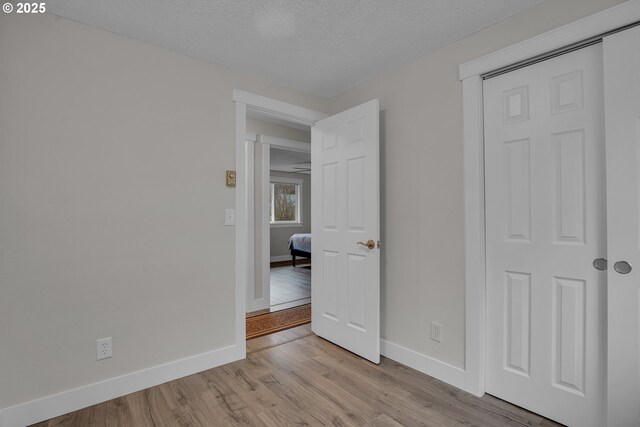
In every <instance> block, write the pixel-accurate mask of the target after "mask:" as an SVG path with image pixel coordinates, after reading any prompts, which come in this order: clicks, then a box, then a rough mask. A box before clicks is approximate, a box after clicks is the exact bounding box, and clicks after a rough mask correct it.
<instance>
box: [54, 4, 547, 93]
mask: <svg viewBox="0 0 640 427" xmlns="http://www.w3.org/2000/svg"><path fill="white" fill-rule="evenodd" d="M541 2H542V0H279V1H276V0H108V1H107V0H54V1H51V2H47V10H48V11H50V12H52V13H54V14H57V15H60V16H64V17H67V18H71V19H74V20H77V21H80V22H84V23H86V24H89V25H92V26H95V27H99V28H103V29H105V30H109V31H112V32H114V33H117V34H123V35H126V36H129V37H131V38H134V39H138V40H142V41H145V42H148V43H151V44H154V45H158V46H162V47H165V48H167V49H170V50H173V51H176V52H179V53H182V54H184V55H188V56H191V57H194V58H198V59H202V60H205V61H208V62H212V63H215V64H219V65H223V66H226V67H228V68H231V69H234V70H239V71H244V72H247V73H250V74H253V75H257V76H261V77H263V78H267V79H270V80H272V81H275V82H277V83H280V84H283V85H286V86H290V87H293V88H296V89H299V90H302V91H306V92H311V93H314V94H317V95H320V96H324V97H332V96H334V95H336V94H338V93H340V92H342V91H344V90H347V89H349V88H351V87H353V86H355V85H357V84H359V83H363V82H365V81H366V80H368V79H370V78H371V77H373V76H375V75H377V74H379V73H381V72H383V71H385V70H388V69H389V68H390V67H392V66H394V65H397V64H399V63H403V62H406V61H409V60H412V59H415V58H418V57H420V56H422V55H425V54H427V53H428V52H431V51H433V50H435V49H437V48H439V47H442V46H445V45H447V44H450V43H452V42H454V41H456V40H459V39H461V38H463V37H466V36H468V35H470V34H472V33H474V32H476V31H479V30H481V29H482V28H485V27H487V26H489V25H491V24H494V23H496V22H498V21H500V20H502V19H504V18H506V17H508V16H511V15H513V14H515V13H518V12H520V11H522V10H524V9H526V8H528V7H530V6H533V5H534V4H537V3H541Z"/></svg>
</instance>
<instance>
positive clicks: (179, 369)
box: [0, 345, 243, 427]
mask: <svg viewBox="0 0 640 427" xmlns="http://www.w3.org/2000/svg"><path fill="white" fill-rule="evenodd" d="M242 357H243V356H242V354H241V352H238V351H237V349H236V346H235V345H231V346H228V347H223V348H221V349H218V350H213V351H209V352H206V353H202V354H197V355H195V356H190V357H186V358H184V359H180V360H176V361H173V362H169V363H165V364H162V365H158V366H154V367H151V368H147V369H142V370H140V371H136V372H132V373H130V374H125V375H121V376H119V377H115V378H110V379H107V380H104V381H99V382H97V383H93V384H89V385H86V386H82V387H78V388H74V389H71V390H67V391H63V392H61V393H57V394H52V395H50V396H45V397H42V398H40V399H36V400H32V401H29V402H25V403H21V404H18V405H15V406H11V407H8V408H4V409H2V410H1V411H0V427H24V426H27V425H31V424H35V423H37V422H40V421H45V420H48V419H50V418H54V417H57V416H60V415H64V414H67V413H69V412H73V411H77V410H79V409H82V408H86V407H88V406H91V405H95V404H98V403H100V402H104V401H107V400H110V399H115V398H116V397H120V396H124V395H127V394H130V393H134V392H136V391H140V390H144V389H145V388H149V387H153V386H156V385H158V384H162V383H166V382H167V381H172V380H175V379H178V378H182V377H186V376H188V375H192V374H195V373H197V372H202V371H206V370H207V369H211V368H215V367H216V366H220V365H224V364H226V363H230V362H233V361H235V360H238V359H241V358H242Z"/></svg>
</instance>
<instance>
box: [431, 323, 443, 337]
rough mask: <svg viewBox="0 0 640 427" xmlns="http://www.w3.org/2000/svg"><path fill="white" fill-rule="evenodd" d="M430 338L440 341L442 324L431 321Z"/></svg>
mask: <svg viewBox="0 0 640 427" xmlns="http://www.w3.org/2000/svg"><path fill="white" fill-rule="evenodd" d="M431 339H432V340H434V341H437V342H442V325H441V324H440V323H436V322H431Z"/></svg>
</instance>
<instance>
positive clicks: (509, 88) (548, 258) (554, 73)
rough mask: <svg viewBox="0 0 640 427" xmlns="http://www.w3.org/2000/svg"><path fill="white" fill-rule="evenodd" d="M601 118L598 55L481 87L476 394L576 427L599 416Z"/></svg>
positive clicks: (598, 423)
mask: <svg viewBox="0 0 640 427" xmlns="http://www.w3.org/2000/svg"><path fill="white" fill-rule="evenodd" d="M603 108H604V100H603V76H602V45H595V46H591V47H587V48H584V49H581V50H578V51H575V52H572V53H568V54H565V55H562V56H559V57H557V58H553V59H549V60H547V61H544V62H540V63H538V64H534V65H531V66H529V67H526V68H522V69H519V70H516V71H512V72H509V73H507V74H503V75H501V76H498V77H494V78H491V79H488V80H485V82H484V112H485V176H486V181H485V185H486V190H485V191H486V241H487V247H486V250H487V251H486V254H487V270H486V271H487V273H486V274H487V276H486V307H487V311H486V312H487V319H486V321H487V328H486V331H487V335H486V339H487V341H486V391H487V392H488V393H490V394H493V395H495V396H497V397H500V398H503V399H505V400H507V401H509V402H512V403H514V404H516V405H519V406H522V407H525V408H527V409H529V410H531V411H533V412H536V413H539V414H541V415H544V416H546V417H549V418H551V419H553V420H556V421H558V422H561V423H563V424H567V425H571V426H581V427H589V426H593V427H602V426H604V425H605V417H606V415H605V414H606V412H605V390H606V381H605V349H606V341H605V329H606V326H605V325H606V323H605V319H606V318H605V316H606V311H605V309H606V275H607V272H606V271H600V270H597V269H596V268H594V266H593V262H594V260H596V259H599V258H606V200H605V135H604V133H605V132H604V111H603ZM634 155H635V154H634ZM634 159H635V157H634ZM636 220H637V218H636ZM636 237H637V235H636ZM636 300H637V295H636Z"/></svg>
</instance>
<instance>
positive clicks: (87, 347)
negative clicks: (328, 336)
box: [0, 0, 621, 408]
mask: <svg viewBox="0 0 640 427" xmlns="http://www.w3.org/2000/svg"><path fill="white" fill-rule="evenodd" d="M620 2H621V1H620V0H554V1H551V0H549V1H546V2H545V3H543V4H542V5H540V6H538V7H535V8H533V9H531V10H529V11H527V12H524V13H522V14H519V15H516V16H514V17H512V18H509V19H507V20H505V21H502V22H500V23H498V24H496V25H494V26H492V27H489V28H488V29H485V30H483V31H481V32H480V33H477V34H475V35H473V36H470V37H468V38H466V39H464V40H461V41H460V42H457V43H455V44H453V45H451V46H449V47H446V48H443V49H440V50H438V51H436V52H434V53H432V54H430V55H428V56H426V57H424V58H422V59H420V60H417V61H415V62H413V63H411V64H409V65H406V66H402V67H400V68H399V69H397V70H396V71H395V72H393V73H390V74H386V75H384V76H381V77H378V78H375V79H373V80H372V81H370V82H368V83H366V84H364V85H361V86H359V87H357V88H355V89H353V90H350V91H349V92H347V93H345V94H343V95H341V96H339V97H337V98H335V99H333V100H332V101H331V102H328V101H327V100H324V99H322V98H318V97H314V96H311V95H306V94H303V93H300V92H296V91H293V90H289V89H286V88H282V87H279V86H276V85H274V84H272V83H269V82H267V81H264V80H261V79H257V78H254V77H251V76H247V75H243V74H242V73H237V72H231V71H228V70H226V69H224V68H221V67H217V66H214V65H210V64H206V63H203V62H199V61H195V60H192V59H189V58H186V57H183V56H180V55H177V54H175V53H171V52H169V51H166V50H163V49H160V48H156V47H153V46H150V45H147V44H144V43H141V42H137V41H134V40H131V39H128V38H125V37H121V36H117V35H114V34H111V33H108V32H105V31H101V30H97V29H93V28H90V27H87V26H85V25H82V24H79V23H76V22H73V21H69V20H66V19H61V18H58V17H54V16H53V15H49V14H47V15H44V16H35V15H30V16H18V15H15V14H12V15H6V14H0V64H2V65H1V66H0V343H1V345H0V384H1V385H2V386H1V387H0V408H2V407H6V406H9V405H13V404H16V403H20V402H24V401H26V400H29V399H34V398H37V397H40V396H45V395H48V394H50V393H54V392H58V391H62V390H66V389H70V388H72V387H76V386H79V385H83V384H88V383H92V382H95V381H99V380H102V379H106V378H112V377H114V376H117V375H121V374H126V373H128V372H131V371H134V370H137V369H142V368H145V367H149V366H153V365H157V364H160V363H164V362H167V361H171V360H175V359H178V358H182V357H186V356H189V355H193V354H196V353H200V352H205V351H208V350H211V349H216V348H220V347H223V346H225V345H228V344H231V343H232V342H233V338H234V336H233V335H234V317H233V316H234V313H233V307H234V304H233V303H232V301H233V298H234V289H233V287H234V267H233V265H234V258H233V254H234V251H233V247H234V237H233V233H234V229H233V228H232V227H224V226H223V225H222V224H223V209H224V208H225V207H232V206H233V205H234V201H235V199H234V190H232V189H228V188H226V187H225V186H224V171H225V170H226V169H233V168H234V164H235V159H234V147H233V141H234V138H235V135H234V129H235V128H234V126H235V124H234V107H233V103H232V102H231V92H232V89H233V88H239V89H243V90H247V91H251V92H255V93H259V94H261V95H264V96H268V97H273V98H277V99H281V100H284V101H287V102H291V103H294V104H298V105H302V106H305V107H308V108H312V109H315V110H320V111H329V110H332V111H334V112H337V111H340V110H343V109H346V108H348V107H351V106H353V105H356V104H358V103H360V102H363V101H366V100H368V99H371V98H374V97H378V98H380V100H381V106H382V110H383V111H382V112H381V126H382V128H381V135H382V141H381V142H382V153H381V163H382V173H383V176H382V191H383V199H382V201H383V213H382V219H383V242H384V245H383V258H382V260H383V261H382V262H383V267H382V268H383V294H382V333H383V336H384V338H386V339H388V340H390V341H392V342H395V343H398V344H401V345H403V346H405V347H408V348H410V349H413V350H416V351H418V352H420V353H422V354H426V355H429V356H432V357H434V358H436V359H439V360H442V361H445V362H448V363H451V364H453V365H455V366H460V367H461V366H464V310H463V308H464V287H463V280H464V277H463V268H464V257H463V207H462V104H461V99H462V89H461V84H460V82H459V81H458V80H457V66H458V64H460V63H462V62H465V61H467V60H469V59H472V58H474V57H478V56H481V55H483V54H485V53H488V52H491V51H493V50H496V49H499V48H501V47H504V46H507V45H510V44H513V43H515V42H518V41H520V40H523V39H526V38H529V37H531V36H533V35H536V34H539V33H542V32H544V31H547V30H550V29H552V28H555V27H557V26H560V25H562V24H565V23H568V22H571V21H573V20H575V19H578V18H580V17H583V16H586V15H588V14H591V13H594V12H596V11H598V10H601V9H604V8H606V7H609V6H612V5H614V4H617V3H620ZM430 320H436V321H439V322H441V323H442V324H443V325H444V333H443V342H442V343H441V344H437V343H435V342H432V341H429V340H428V339H427V325H428V322H429V321H430ZM103 336H112V337H113V339H114V357H113V358H112V359H109V360H106V361H101V362H96V361H95V340H96V338H99V337H103Z"/></svg>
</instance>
